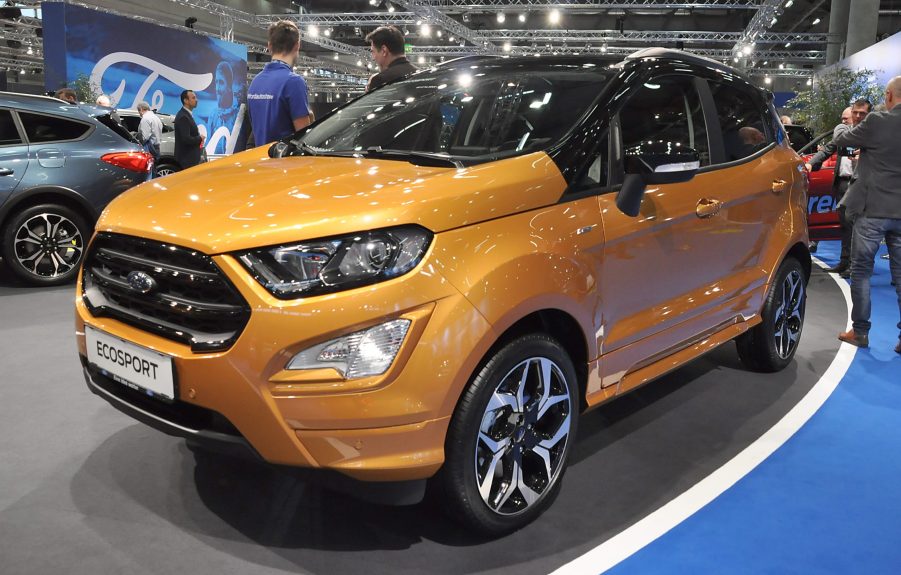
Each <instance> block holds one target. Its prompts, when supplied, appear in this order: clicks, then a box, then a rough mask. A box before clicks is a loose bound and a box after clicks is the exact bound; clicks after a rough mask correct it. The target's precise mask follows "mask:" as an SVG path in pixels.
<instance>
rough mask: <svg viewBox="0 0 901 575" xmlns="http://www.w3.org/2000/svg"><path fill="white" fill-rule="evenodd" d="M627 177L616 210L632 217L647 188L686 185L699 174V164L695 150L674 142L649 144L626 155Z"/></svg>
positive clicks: (633, 149) (628, 151)
mask: <svg viewBox="0 0 901 575" xmlns="http://www.w3.org/2000/svg"><path fill="white" fill-rule="evenodd" d="M623 163H624V167H625V172H626V177H625V179H624V181H623V185H622V187H621V188H620V191H619V193H618V194H617V195H616V207H618V208H619V210H620V211H621V212H622V213H624V214H626V215H627V216H631V217H635V216H637V215H638V212H639V209H640V208H641V199H642V197H643V196H644V191H645V187H646V186H647V185H656V184H678V183H680V182H687V181H689V180H690V179H692V178H693V177H694V176H695V174H697V173H698V169H700V167H701V160H700V157H699V156H698V152H697V150H694V149H692V148H689V147H687V146H681V145H679V144H677V143H675V142H649V143H646V144H641V145H638V146H635V147H634V148H629V149H628V150H626V152H625V158H624V162H623Z"/></svg>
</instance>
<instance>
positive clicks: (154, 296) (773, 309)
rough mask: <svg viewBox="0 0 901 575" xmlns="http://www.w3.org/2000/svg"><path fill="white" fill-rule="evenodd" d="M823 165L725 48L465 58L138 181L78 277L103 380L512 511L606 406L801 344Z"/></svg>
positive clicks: (265, 436)
mask: <svg viewBox="0 0 901 575" xmlns="http://www.w3.org/2000/svg"><path fill="white" fill-rule="evenodd" d="M801 170H802V168H801V162H800V160H799V157H798V155H797V154H796V153H795V152H794V151H793V150H791V148H790V147H789V146H788V142H787V141H786V138H785V134H784V132H783V130H782V127H781V124H780V123H779V120H778V116H776V113H775V111H774V109H773V106H772V104H771V103H770V101H769V100H768V98H767V95H766V93H764V92H763V91H761V90H760V89H758V88H755V87H753V86H751V85H750V84H748V83H747V82H746V81H745V80H743V79H742V78H741V77H740V76H739V75H737V74H736V73H735V72H734V71H733V70H731V69H730V68H728V67H726V66H724V65H722V64H720V63H718V62H714V61H711V60H707V59H703V58H699V57H696V56H692V55H688V54H685V53H682V52H676V51H670V50H662V49H649V50H644V51H641V52H639V53H636V54H634V55H632V56H630V57H628V58H626V59H625V61H622V62H619V63H615V64H614V63H611V61H610V60H609V59H601V58H590V57H572V56H566V57H562V56H561V57H542V58H534V57H531V58H492V57H481V56H477V57H471V58H464V59H460V60H456V61H454V62H449V63H447V64H445V65H441V66H438V67H436V68H433V69H431V70H426V71H422V72H420V73H417V74H414V75H412V76H410V77H408V78H406V79H403V80H400V81H396V82H393V83H391V84H388V85H386V86H384V87H382V88H380V89H378V90H375V91H373V92H371V93H369V94H366V95H364V96H362V97H360V98H358V99H356V100H354V101H352V102H350V103H348V104H347V105H345V106H344V107H342V108H340V109H338V110H337V111H335V112H333V113H332V114H331V115H329V116H327V117H325V118H323V119H321V120H320V121H318V122H317V123H315V124H314V125H312V126H311V127H309V128H307V129H306V130H304V131H302V132H300V133H298V134H295V135H294V136H293V137H291V138H286V139H285V140H283V141H281V142H277V143H275V144H274V145H272V146H271V148H269V149H268V150H267V149H266V148H258V149H254V150H250V151H247V152H244V153H240V154H237V155H234V156H231V157H229V158H227V159H223V160H220V161H217V162H215V163H213V164H209V165H203V166H200V167H198V168H195V169H192V170H189V171H187V172H185V173H179V174H175V175H173V176H170V177H168V178H165V179H161V180H154V181H152V182H149V183H147V184H144V185H142V186H139V187H138V188H136V189H134V190H132V191H130V192H129V193H127V194H125V195H123V196H121V197H119V198H118V199H117V200H116V201H114V202H113V203H112V204H111V205H110V206H109V208H108V209H107V210H106V212H105V213H104V215H103V217H102V218H101V220H100V222H99V223H98V226H97V233H96V234H95V236H94V238H93V240H92V242H91V245H90V247H89V252H88V254H87V258H86V261H85V264H84V266H83V271H82V274H81V277H80V283H79V288H78V289H79V291H78V296H77V300H76V307H77V321H76V331H77V338H78V349H79V352H80V354H81V360H82V364H83V366H84V372H85V375H86V378H87V383H88V386H89V387H90V389H91V390H92V391H93V392H94V393H96V394H97V395H100V396H101V397H103V398H104V399H106V400H107V401H109V402H110V403H111V404H112V405H114V406H115V407H117V408H118V409H120V410H122V411H124V412H126V413H128V414H130V415H132V416H134V417H135V418H137V419H140V420H142V421H144V422H146V423H148V424H150V425H153V426H154V427H156V428H158V429H160V430H162V431H165V432H166V433H169V434H172V435H176V436H182V437H187V438H189V439H190V440H191V443H192V444H197V445H203V444H206V445H207V446H209V447H214V448H215V447H216V446H223V445H241V446H246V447H247V448H249V450H250V451H252V452H255V453H256V454H258V455H259V456H261V457H262V458H263V459H264V460H265V461H268V462H271V463H274V464H281V465H288V466H297V467H307V468H324V469H327V470H332V471H337V472H340V473H341V474H344V475H346V476H350V477H352V478H354V479H357V480H363V481H365V482H408V483H407V485H408V486H409V487H411V488H412V487H413V486H414V485H415V486H421V485H424V484H425V481H426V480H429V481H430V482H431V485H430V487H431V488H434V489H435V490H436V492H437V493H439V494H441V499H442V500H443V501H444V502H445V503H446V505H447V507H448V509H449V511H450V512H451V513H452V514H453V515H454V516H456V517H457V518H458V519H461V520H462V521H464V522H465V523H466V524H468V525H471V526H473V527H475V528H477V529H479V530H481V531H482V532H485V533H489V534H493V535H497V534H501V533H505V532H509V531H511V530H513V529H516V528H518V527H520V526H522V525H524V524H525V523H527V522H529V521H531V520H532V519H534V518H535V517H536V516H537V515H538V514H539V513H540V512H541V511H542V510H543V509H544V508H546V507H547V506H548V505H549V504H550V502H551V500H552V499H553V497H554V494H555V492H557V490H559V488H560V484H561V478H562V476H563V473H564V470H565V468H566V462H567V458H568V456H569V454H570V452H571V451H572V448H573V443H574V440H575V437H576V427H577V423H578V420H579V417H580V414H582V413H583V412H585V411H586V410H588V409H590V408H592V407H595V406H597V405H599V404H601V403H603V402H604V401H607V400H609V399H612V398H614V397H615V396H617V395H620V394H623V393H625V392H628V391H629V390H631V389H634V388H635V387H637V386H640V385H642V384H644V383H646V382H648V381H650V380H652V379H654V378H657V377H659V376H660V375H661V374H664V373H666V372H669V371H671V370H673V369H675V368H677V367H679V366H680V365H682V364H684V363H686V362H688V361H690V360H692V359H694V358H696V357H698V356H700V355H701V354H703V353H705V352H707V351H708V350H710V349H712V348H714V347H715V346H718V345H720V344H723V343H725V342H728V341H731V340H735V341H736V342H737V347H738V353H739V355H740V357H741V359H742V361H743V362H744V363H745V364H747V365H748V366H749V367H751V368H753V369H756V370H762V371H774V370H778V369H781V368H782V367H784V366H785V365H787V364H788V363H789V362H790V361H791V359H792V356H793V354H794V352H795V350H796V349H797V346H798V341H799V337H800V335H801V330H802V326H803V320H804V310H805V301H806V298H805V286H806V282H807V278H808V275H809V273H810V256H809V254H808V252H807V247H806V246H807V226H806V220H805V214H806V201H805V193H806V189H805V186H806V180H805V179H804V177H803V173H802V171H801Z"/></svg>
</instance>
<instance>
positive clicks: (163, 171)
mask: <svg viewBox="0 0 901 575" xmlns="http://www.w3.org/2000/svg"><path fill="white" fill-rule="evenodd" d="M174 173H175V170H173V169H172V168H160V169H158V170H157V171H156V175H157V176H159V177H163V176H168V175H169V174H174Z"/></svg>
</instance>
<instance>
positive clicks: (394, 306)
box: [76, 256, 493, 482]
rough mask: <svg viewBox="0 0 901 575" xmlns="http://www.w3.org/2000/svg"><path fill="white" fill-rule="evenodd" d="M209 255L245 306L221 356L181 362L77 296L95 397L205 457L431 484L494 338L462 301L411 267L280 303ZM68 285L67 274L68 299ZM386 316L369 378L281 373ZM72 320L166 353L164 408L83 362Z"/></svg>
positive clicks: (183, 352)
mask: <svg viewBox="0 0 901 575" xmlns="http://www.w3.org/2000/svg"><path fill="white" fill-rule="evenodd" d="M215 260H216V263H217V265H218V266H219V267H220V269H221V270H222V271H223V272H224V273H225V275H227V276H228V277H229V279H230V280H231V281H232V283H233V284H234V285H235V286H236V288H237V289H238V290H239V291H240V292H241V293H242V296H243V297H244V298H245V299H246V301H247V302H248V303H249V304H250V307H251V310H252V311H251V317H250V320H249V321H248V323H247V325H246V327H245V329H244V331H243V332H242V333H241V336H240V337H239V338H238V340H237V341H236V342H235V344H234V345H233V346H232V347H231V348H229V349H228V350H226V351H223V352H217V353H206V354H198V353H193V352H192V351H191V349H190V347H189V346H187V345H185V344H182V343H178V342H175V341H171V340H168V339H165V338H163V337H161V336H159V335H156V334H151V333H148V332H145V331H142V330H140V329H138V328H136V327H133V326H130V325H127V324H125V323H122V322H120V321H118V320H116V319H113V318H108V317H102V318H100V317H93V316H92V315H91V313H90V312H89V311H88V310H87V308H86V306H85V303H84V301H83V300H82V298H81V297H80V295H79V297H77V298H76V334H77V341H78V348H79V352H80V354H81V355H82V361H83V363H84V364H85V377H86V380H87V383H88V386H89V387H90V388H91V390H92V391H93V392H94V393H96V394H98V395H100V396H101V397H103V398H104V399H106V400H107V401H109V402H110V403H111V404H112V405H114V406H115V407H116V408H117V409H119V410H121V411H123V412H125V413H127V414H128V415H130V416H132V417H134V418H135V419H138V420H140V421H142V422H144V423H146V424H148V425H151V426H152V427H155V428H156V429H159V430H161V431H163V432H165V433H168V434H170V435H175V436H179V437H185V438H188V439H189V440H191V441H195V442H200V443H206V444H208V445H210V446H211V448H212V449H214V450H217V451H223V450H224V451H230V452H244V453H250V454H252V455H254V456H259V457H261V458H262V459H263V460H265V461H267V462H269V463H274V464H281V465H289V466H296V467H313V468H327V469H332V470H335V471H339V472H340V473H342V474H344V475H347V476H350V477H352V478H354V479H359V480H366V481H384V482H389V481H390V482H394V481H406V480H417V479H424V478H428V477H430V476H432V475H434V473H435V472H436V471H437V470H438V469H439V468H440V466H441V465H442V463H443V462H444V439H445V435H446V433H447V427H448V425H449V422H450V416H451V414H452V412H453V409H454V407H455V405H456V402H457V399H458V398H459V395H460V393H461V392H462V389H463V387H464V386H465V385H466V383H467V381H468V378H469V375H470V374H471V373H472V372H473V370H474V369H475V367H476V363H477V361H478V359H479V358H480V357H481V356H482V354H483V353H484V352H485V351H486V350H487V346H488V345H490V342H491V341H492V339H493V338H492V337H491V336H490V331H491V328H490V326H489V325H488V324H487V322H486V321H485V320H484V318H483V317H482V316H481V315H480V314H479V313H478V312H477V311H476V310H475V309H474V308H473V307H472V305H471V304H470V303H469V302H468V301H467V300H466V298H464V297H463V296H462V295H460V293H459V292H457V291H456V290H455V289H454V288H452V287H451V286H450V285H449V284H448V282H446V281H445V280H444V279H443V278H442V277H441V275H440V274H438V273H437V272H436V271H435V270H434V269H432V268H431V267H430V266H424V267H423V268H422V269H420V270H418V271H416V272H412V273H410V274H408V275H407V276H404V277H402V278H397V279H395V280H391V281H388V282H384V283H383V284H378V285H376V286H369V287H367V288H361V289H357V290H350V291H348V292H342V293H339V294H333V295H330V296H323V297H318V298H307V299H305V300H297V301H288V302H286V301H280V300H277V299H275V298H273V297H271V296H270V295H269V294H268V292H266V291H265V290H264V289H263V288H262V287H261V286H259V284H257V283H256V281H255V280H253V279H252V278H250V277H249V276H248V275H247V274H246V273H245V272H244V271H243V268H241V266H240V265H239V264H238V263H237V262H236V261H234V260H233V259H231V258H230V257H228V256H217V257H216V258H215ZM80 285H81V280H80V279H79V290H78V292H77V293H78V294H81V289H80ZM397 317H404V318H409V319H410V320H411V321H412V324H411V327H410V330H409V331H408V334H407V338H406V340H405V341H404V343H403V345H402V347H401V349H400V352H399V353H398V356H397V358H396V359H395V361H394V364H393V365H392V366H391V367H390V368H389V369H388V371H387V372H386V373H384V374H382V375H380V376H376V377H370V378H363V379H359V380H352V381H345V380H343V379H342V378H340V377H339V376H338V375H337V372H334V371H333V370H329V369H322V370H309V371H287V370H285V369H284V366H285V365H286V364H287V361H288V360H289V359H290V358H291V357H292V356H293V355H294V354H296V353H297V352H298V351H300V350H301V349H304V348H306V347H308V346H309V345H313V344H315V343H319V342H321V341H324V340H327V339H331V338H333V337H336V336H339V335H343V334H345V333H351V332H353V331H356V330H359V329H362V328H365V327H368V326H371V325H376V324H378V323H381V322H383V321H386V320H388V319H394V318H397ZM85 324H88V325H90V326H92V327H94V328H96V329H99V330H101V331H104V332H106V333H109V334H111V335H114V336H116V337H119V338H121V339H124V340H126V341H130V342H133V343H136V344H138V345H141V346H144V347H146V348H150V349H152V350H154V351H157V352H159V353H163V354H166V355H168V356H170V357H172V359H173V363H174V365H175V372H176V379H177V387H176V389H177V398H176V400H175V401H174V402H172V403H171V404H167V403H164V402H162V401H158V400H156V399H153V398H149V397H144V396H143V395H142V394H141V393H138V392H134V391H133V390H131V389H129V388H127V387H126V386H124V385H121V384H118V383H116V382H115V381H113V380H111V379H109V378H106V377H103V374H101V373H99V372H98V371H97V370H96V369H95V368H92V367H91V366H89V365H88V364H87V361H86V359H85V358H86V357H87V350H86V347H85V336H84V331H85Z"/></svg>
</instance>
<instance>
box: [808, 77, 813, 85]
mask: <svg viewBox="0 0 901 575" xmlns="http://www.w3.org/2000/svg"><path fill="white" fill-rule="evenodd" d="M811 84H813V80H811V79H810V78H807V85H808V86H810V85H811Z"/></svg>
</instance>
